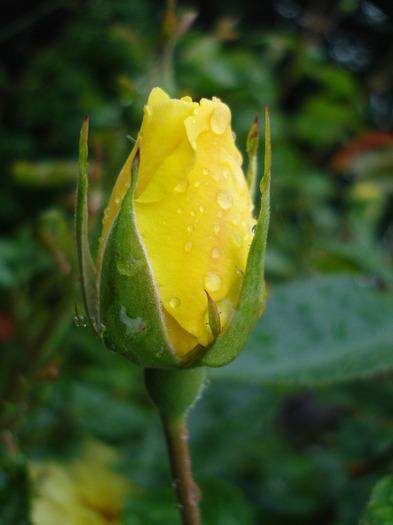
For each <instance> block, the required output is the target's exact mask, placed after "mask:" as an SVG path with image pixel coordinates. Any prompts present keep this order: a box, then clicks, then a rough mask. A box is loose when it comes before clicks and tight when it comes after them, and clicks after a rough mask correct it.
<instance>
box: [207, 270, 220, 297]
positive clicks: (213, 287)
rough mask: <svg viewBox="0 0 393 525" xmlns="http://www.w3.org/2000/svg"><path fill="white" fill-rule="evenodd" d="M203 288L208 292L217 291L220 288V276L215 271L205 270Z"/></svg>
mask: <svg viewBox="0 0 393 525" xmlns="http://www.w3.org/2000/svg"><path fill="white" fill-rule="evenodd" d="M205 288H206V290H208V291H209V292H217V291H218V290H219V289H220V288H221V277H220V276H219V275H218V273H216V272H207V274H206V277H205Z"/></svg>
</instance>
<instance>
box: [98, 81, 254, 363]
mask: <svg viewBox="0 0 393 525" xmlns="http://www.w3.org/2000/svg"><path fill="white" fill-rule="evenodd" d="M137 144H138V146H135V147H134V149H133V151H132V152H131V154H130V156H129V158H128V160H127V162H126V164H125V166H124V168H123V169H122V171H121V172H120V175H119V177H118V179H117V182H116V184H115V187H114V189H113V192H112V196H111V199H110V202H109V206H108V208H107V209H106V211H105V217H104V220H103V232H102V236H101V241H100V251H99V256H98V262H97V275H98V277H100V272H101V265H102V257H103V254H104V252H105V245H106V242H107V239H108V235H109V233H110V230H111V227H112V225H113V223H114V220H115V218H116V216H117V215H118V213H119V210H120V208H121V205H122V201H123V199H124V196H125V195H126V193H127V190H128V189H129V188H130V185H131V167H132V163H133V160H134V157H135V155H136V151H137V148H138V147H139V151H140V164H139V173H138V183H137V187H136V190H135V195H134V206H135V218H136V223H137V226H138V229H139V233H140V236H141V238H142V242H143V245H144V247H145V248H146V251H147V256H148V259H149V261H150V263H151V266H152V271H153V275H154V280H155V282H156V284H157V286H158V292H159V297H160V300H161V302H162V306H163V314H164V317H165V324H166V329H167V331H168V335H169V339H170V341H171V343H172V345H173V348H174V350H175V353H176V356H177V357H182V356H184V355H185V354H187V353H188V352H190V351H191V350H193V349H194V348H195V347H197V345H201V346H203V347H206V346H208V345H209V344H210V343H211V342H212V340H213V335H212V332H211V328H210V326H209V322H208V302H207V297H206V293H205V290H206V291H207V292H208V293H209V295H210V296H211V298H212V299H213V301H214V302H215V303H216V305H217V309H218V311H219V313H220V321H221V327H222V329H225V327H226V325H227V324H228V322H230V319H231V317H232V313H233V311H234V308H235V306H236V303H237V300H238V298H239V293H240V290H241V286H242V279H243V272H244V271H245V269H246V263H247V256H248V252H249V248H250V244H251V241H252V238H253V233H252V230H253V226H254V225H255V220H254V219H253V217H252V208H253V206H252V203H251V198H250V194H249V191H248V186H247V182H246V180H245V177H244V174H243V171H242V168H241V165H242V156H241V154H240V152H239V150H238V149H237V148H236V146H235V142H234V136H233V133H232V130H231V113H230V110H229V108H228V107H227V106H226V105H225V104H223V103H222V102H221V101H220V100H219V99H217V98H213V100H206V99H202V100H201V101H200V103H196V102H193V101H192V100H191V98H190V97H183V98H182V99H180V100H179V99H171V98H170V97H169V96H168V95H167V94H166V93H164V92H163V91H162V90H161V89H160V88H155V89H153V91H152V92H151V94H150V97H149V99H148V102H147V105H146V106H145V109H144V118H143V122H142V126H141V130H140V132H139V135H138V139H137Z"/></svg>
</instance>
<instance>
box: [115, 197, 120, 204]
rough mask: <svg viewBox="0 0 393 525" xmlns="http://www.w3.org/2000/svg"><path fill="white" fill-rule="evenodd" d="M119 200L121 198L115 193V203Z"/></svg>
mask: <svg viewBox="0 0 393 525" xmlns="http://www.w3.org/2000/svg"><path fill="white" fill-rule="evenodd" d="M120 200H121V199H120V195H116V197H115V203H116V204H119V203H120Z"/></svg>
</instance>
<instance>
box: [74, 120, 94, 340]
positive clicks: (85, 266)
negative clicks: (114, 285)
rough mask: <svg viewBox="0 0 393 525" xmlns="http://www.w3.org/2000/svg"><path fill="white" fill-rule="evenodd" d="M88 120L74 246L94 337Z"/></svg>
mask: <svg viewBox="0 0 393 525" xmlns="http://www.w3.org/2000/svg"><path fill="white" fill-rule="evenodd" d="M88 134H89V118H88V117H87V116H86V117H85V118H84V121H83V124H82V129H81V133H80V139H79V176H78V186H77V191H76V216H75V227H76V246H77V255H78V263H79V272H80V278H81V283H82V292H83V300H84V303H85V308H86V313H87V316H88V318H89V321H90V324H91V327H92V331H93V333H94V335H96V336H98V335H99V323H98V293H97V280H96V269H95V265H94V262H93V259H92V256H91V253H90V247H89V237H88V207H87V192H88V186H89V182H88V178H87V173H86V168H87V155H88V144H87V140H88Z"/></svg>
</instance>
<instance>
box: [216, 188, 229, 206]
mask: <svg viewBox="0 0 393 525" xmlns="http://www.w3.org/2000/svg"><path fill="white" fill-rule="evenodd" d="M216 201H217V204H218V205H219V206H220V208H222V209H223V210H229V209H230V208H232V204H233V199H232V195H231V194H230V193H228V192H227V191H220V192H218V193H217V197H216Z"/></svg>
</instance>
